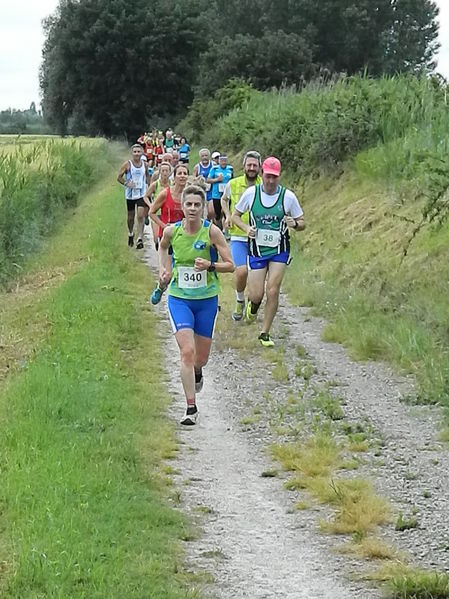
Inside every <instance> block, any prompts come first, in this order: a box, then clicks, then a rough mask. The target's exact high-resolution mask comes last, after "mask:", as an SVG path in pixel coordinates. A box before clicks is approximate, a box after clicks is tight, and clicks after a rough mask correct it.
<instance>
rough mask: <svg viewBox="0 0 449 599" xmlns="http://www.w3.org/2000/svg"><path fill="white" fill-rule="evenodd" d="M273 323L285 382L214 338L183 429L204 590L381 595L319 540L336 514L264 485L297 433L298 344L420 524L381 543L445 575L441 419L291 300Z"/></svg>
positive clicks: (193, 550)
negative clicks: (272, 450) (190, 424)
mask: <svg viewBox="0 0 449 599" xmlns="http://www.w3.org/2000/svg"><path fill="white" fill-rule="evenodd" d="M145 261H146V262H147V263H148V264H149V265H150V267H152V268H153V269H154V268H155V266H156V262H157V258H156V255H155V252H154V250H151V249H147V250H145ZM155 309H156V310H157V311H158V313H159V314H160V316H161V329H162V331H163V333H164V334H167V341H166V352H167V355H170V356H176V359H175V360H174V363H175V364H176V365H177V364H178V350H177V347H176V342H175V340H174V338H173V337H172V335H171V334H170V329H169V323H168V319H167V312H166V308H165V304H164V302H162V303H161V304H160V306H158V307H157V308H155ZM219 318H220V319H228V318H229V315H228V314H225V313H222V314H221V315H220V317H219ZM222 322H223V321H222ZM275 325H276V326H275V329H274V336H275V337H276V336H277V337H278V338H282V341H281V343H282V346H285V347H286V348H291V351H290V352H288V353H286V354H285V355H284V356H283V363H284V365H285V367H286V368H287V371H288V380H286V381H285V382H276V380H274V378H273V365H272V364H271V365H270V364H267V362H266V361H265V360H264V359H261V357H260V355H259V354H257V353H256V354H255V355H254V354H253V353H251V354H249V355H246V354H244V353H243V355H242V352H241V351H240V350H239V349H238V347H237V346H235V345H236V344H233V343H230V344H229V345H228V344H227V343H226V338H223V335H222V336H221V337H222V338H221V339H220V335H218V336H217V339H216V342H215V344H214V346H213V350H212V355H211V359H210V362H209V364H208V365H207V367H206V369H205V385H204V389H203V391H202V392H201V395H200V396H199V397H198V404H199V409H200V414H201V418H200V423H199V425H198V426H196V427H195V428H194V429H187V430H186V429H183V428H182V427H180V429H179V439H180V442H181V451H180V455H179V458H178V459H177V464H176V467H177V469H178V471H179V474H178V475H177V476H176V478H177V483H178V489H179V491H180V495H181V504H182V509H184V510H186V511H187V512H189V513H190V515H191V516H192V518H193V519H194V521H196V522H197V523H198V524H199V526H200V527H201V530H202V534H201V536H200V538H199V539H198V540H195V541H191V542H188V543H187V544H186V550H187V555H188V563H189V564H190V565H191V567H192V569H194V570H195V571H203V572H209V573H211V574H212V575H213V579H214V583H213V584H210V585H205V586H204V585H203V586H202V590H203V592H205V593H206V595H207V596H211V597H216V598H220V599H230V598H234V597H236V598H237V597H238V598H240V597H242V598H243V597H251V598H267V599H269V598H273V599H274V598H276V599H283V598H288V599H301V598H306V597H307V598H308V599H315V598H316V599H318V598H322V597H323V598H326V599H340V598H342V599H343V598H345V599H352V598H357V599H362V598H363V599H371V598H373V599H374V598H380V597H381V596H382V594H381V592H380V590H378V589H374V588H372V587H368V586H367V585H366V584H365V583H363V582H354V577H353V576H352V575H353V574H354V573H360V571H362V570H366V569H367V565H366V564H363V563H361V562H360V561H357V560H355V559H352V558H348V557H347V556H344V557H343V556H342V555H340V554H338V553H336V552H335V551H333V549H334V548H335V547H336V546H337V545H339V544H341V542H342V539H341V538H340V539H336V538H335V537H329V536H326V535H323V534H321V533H320V532H319V531H318V520H319V518H323V517H324V518H326V517H329V514H330V510H329V509H328V508H326V507H322V506H314V507H313V509H309V510H303V511H298V510H296V509H294V505H295V504H296V503H297V501H298V499H301V496H300V495H299V493H298V492H288V491H286V490H285V489H284V488H283V480H284V479H285V476H283V475H282V474H281V475H279V476H277V477H274V478H272V477H266V476H262V474H263V473H267V472H268V471H272V470H273V469H274V468H279V466H278V465H276V464H274V463H273V461H272V460H271V459H270V457H269V455H268V452H267V447H268V446H269V444H270V443H272V442H274V441H276V440H277V441H278V440H279V439H278V436H277V433H276V432H275V431H276V429H277V428H279V426H278V427H276V424H278V425H281V424H282V425H285V424H289V416H288V415H287V413H286V412H285V410H284V408H285V406H286V402H287V399H288V397H289V394H291V393H292V390H293V391H297V390H300V389H301V388H303V387H304V380H300V379H299V378H298V377H297V376H295V374H294V373H295V368H296V366H297V355H296V351H294V350H295V349H296V347H297V345H298V343H300V344H301V345H302V346H303V347H304V348H305V349H306V351H307V361H308V364H309V365H311V366H312V367H313V372H314V374H313V377H312V378H313V381H314V384H316V385H320V384H323V383H329V384H331V385H332V388H334V389H336V392H338V394H339V396H340V397H342V407H343V410H344V414H345V419H346V420H347V421H348V422H352V423H354V424H357V425H360V423H363V424H364V427H365V429H368V428H369V431H370V435H371V437H372V438H373V439H375V440H376V443H374V444H373V447H375V449H373V450H372V451H370V452H367V454H364V460H363V461H361V471H358V473H357V475H358V476H359V475H361V474H362V475H363V476H366V477H369V478H370V479H372V480H373V482H374V484H375V486H376V489H377V490H378V492H379V493H380V494H382V495H384V496H387V497H388V498H389V499H390V500H391V501H392V502H393V505H394V507H395V509H396V510H397V511H403V512H404V513H405V514H407V513H409V512H410V509H412V508H413V510H414V511H413V513H415V514H416V515H417V518H418V520H419V527H418V528H415V529H412V530H408V531H406V532H402V533H399V532H395V531H394V526H393V525H390V526H389V527H387V528H386V529H385V530H383V535H384V536H385V537H386V539H387V540H388V541H391V542H393V543H394V544H396V545H397V546H398V547H399V548H400V549H403V550H407V551H408V552H410V554H411V555H412V556H413V557H414V558H420V564H421V565H427V566H432V565H435V566H437V567H438V568H439V569H444V568H445V567H447V563H448V559H447V558H448V555H449V554H448V550H449V534H448V518H447V514H448V513H449V497H448V491H447V488H448V485H447V480H449V477H448V475H449V452H447V450H446V449H445V448H444V447H443V446H442V445H441V444H440V443H438V442H437V441H436V432H435V431H436V423H437V421H438V419H439V418H440V414H439V412H438V410H436V409H433V410H430V409H428V408H417V407H413V408H410V407H408V406H406V405H405V404H403V403H401V402H400V398H401V397H402V396H403V395H407V394H409V393H410V392H412V391H413V389H412V386H411V383H410V381H407V380H405V379H400V378H398V377H397V376H394V375H393V373H392V372H390V371H389V370H388V369H387V368H386V367H384V366H383V365H380V364H375V363H369V364H366V365H363V364H358V363H354V362H352V361H351V360H350V359H349V358H348V357H347V355H346V353H345V351H344V349H343V348H342V347H340V346H338V345H336V344H329V343H324V342H323V341H322V340H321V330H322V326H323V322H322V321H321V320H319V319H317V318H310V316H309V314H308V311H307V310H304V309H297V308H292V307H291V306H289V305H288V303H287V300H286V298H285V297H283V298H282V305H281V307H280V310H279V313H278V316H277V318H276V323H275ZM227 326H228V325H227V324H226V327H227ZM229 326H230V327H232V326H234V327H245V326H246V327H247V328H246V329H245V331H247V332H248V335H252V336H255V334H256V328H255V327H254V326H253V327H248V326H247V325H245V324H244V323H231V324H230V325H229ZM235 330H236V331H237V329H235ZM245 334H246V333H245ZM231 335H232V329H231ZM233 345H234V346H235V347H233ZM268 351H270V350H268ZM259 353H260V352H259ZM170 363H172V360H170ZM168 376H169V387H170V391H171V392H173V393H174V395H175V401H174V402H173V405H172V417H173V419H174V420H175V421H178V420H179V418H180V416H181V414H182V412H183V409H184V399H183V394H182V388H181V384H180V381H179V374H178V366H176V368H175V369H173V371H171V372H169V373H168ZM309 383H310V381H309ZM308 388H311V387H310V384H308ZM254 413H257V414H260V417H259V418H258V419H254V421H252V422H251V425H248V426H243V425H242V419H243V418H244V417H245V416H248V414H254ZM290 424H291V423H290ZM368 567H371V569H374V567H375V566H374V565H373V564H371V565H370V566H368Z"/></svg>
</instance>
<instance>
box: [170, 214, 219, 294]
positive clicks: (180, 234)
mask: <svg viewBox="0 0 449 599" xmlns="http://www.w3.org/2000/svg"><path fill="white" fill-rule="evenodd" d="M171 246H172V248H173V255H172V260H173V272H172V278H171V281H170V285H169V288H168V293H169V295H173V296H174V297H180V298H183V299H207V298H209V297H215V296H216V295H218V293H219V291H220V281H219V279H218V275H217V273H216V272H208V271H207V270H205V271H201V272H199V271H195V270H194V268H193V265H194V263H195V258H204V259H205V260H212V261H213V262H216V260H217V258H218V255H217V250H216V249H215V248H214V246H213V245H212V244H211V242H210V222H209V221H207V220H204V221H203V223H202V225H201V227H200V229H199V231H198V232H197V233H195V235H188V234H187V233H186V232H185V231H184V229H183V226H182V223H181V222H178V223H176V224H175V225H174V231H173V235H172V238H171Z"/></svg>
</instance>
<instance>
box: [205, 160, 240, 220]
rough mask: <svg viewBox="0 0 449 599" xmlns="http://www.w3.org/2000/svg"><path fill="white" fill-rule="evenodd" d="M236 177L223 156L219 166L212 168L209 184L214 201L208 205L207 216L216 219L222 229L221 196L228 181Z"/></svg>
mask: <svg viewBox="0 0 449 599" xmlns="http://www.w3.org/2000/svg"><path fill="white" fill-rule="evenodd" d="M233 176H234V169H233V168H232V166H231V165H230V164H228V157H227V156H226V155H225V154H221V155H220V158H219V159H218V166H214V167H212V168H211V170H210V172H209V176H208V178H207V183H210V184H211V185H212V201H211V202H209V203H208V207H207V215H208V218H209V219H210V220H212V219H214V222H215V224H216V225H217V226H218V227H219V228H220V229H222V228H223V223H222V222H221V196H222V195H223V191H224V188H225V186H226V184H227V183H228V181H230V180H231V179H232V177H233Z"/></svg>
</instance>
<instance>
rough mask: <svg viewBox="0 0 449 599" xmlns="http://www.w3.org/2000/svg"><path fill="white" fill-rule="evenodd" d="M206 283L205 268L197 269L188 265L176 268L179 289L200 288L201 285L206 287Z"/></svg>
mask: <svg viewBox="0 0 449 599" xmlns="http://www.w3.org/2000/svg"><path fill="white" fill-rule="evenodd" d="M206 283H207V271H206V270H200V271H198V270H195V269H194V268H192V267H190V266H180V267H179V268H178V287H180V288H181V289H201V287H206Z"/></svg>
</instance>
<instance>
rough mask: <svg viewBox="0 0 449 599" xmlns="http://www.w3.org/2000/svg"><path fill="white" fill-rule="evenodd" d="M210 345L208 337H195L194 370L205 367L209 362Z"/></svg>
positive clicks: (210, 340) (210, 341)
mask: <svg viewBox="0 0 449 599" xmlns="http://www.w3.org/2000/svg"><path fill="white" fill-rule="evenodd" d="M211 345H212V339H211V338H210V337H203V336H202V335H195V370H197V371H198V370H199V369H200V368H202V367H203V366H206V364H207V361H208V360H209V354H210V348H211Z"/></svg>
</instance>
